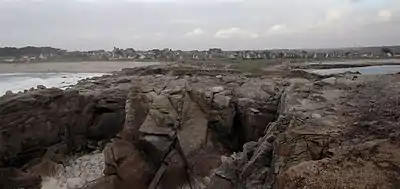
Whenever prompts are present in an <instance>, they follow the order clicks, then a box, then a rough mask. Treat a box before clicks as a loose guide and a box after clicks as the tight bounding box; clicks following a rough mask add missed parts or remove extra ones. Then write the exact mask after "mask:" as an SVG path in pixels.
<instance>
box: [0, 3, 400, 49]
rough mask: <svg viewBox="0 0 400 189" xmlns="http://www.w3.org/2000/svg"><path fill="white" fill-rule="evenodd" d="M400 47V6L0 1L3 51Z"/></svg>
mask: <svg viewBox="0 0 400 189" xmlns="http://www.w3.org/2000/svg"><path fill="white" fill-rule="evenodd" d="M395 44H400V0H0V46H17V47H21V46H27V45H36V46H53V47H59V48H64V49H68V50H91V49H111V48H112V47H114V46H116V47H120V48H127V47H132V48H135V49H151V48H164V47H169V48H173V49H184V50H190V49H208V48H210V47H221V48H223V49H271V48H327V47H343V46H370V45H395Z"/></svg>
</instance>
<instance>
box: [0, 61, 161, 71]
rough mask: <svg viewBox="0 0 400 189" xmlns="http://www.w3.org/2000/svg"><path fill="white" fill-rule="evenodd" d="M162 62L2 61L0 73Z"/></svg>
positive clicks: (114, 67) (114, 68)
mask: <svg viewBox="0 0 400 189" xmlns="http://www.w3.org/2000/svg"><path fill="white" fill-rule="evenodd" d="M160 63H161V62H120V61H115V62H113V61H97V62H96V61H93V62H91V61H90V62H41V63H39V62H37V63H0V73H43V72H56V73H57V72H64V73H111V72H114V71H120V70H121V69H123V68H134V67H139V66H148V65H149V66H150V65H157V64H160Z"/></svg>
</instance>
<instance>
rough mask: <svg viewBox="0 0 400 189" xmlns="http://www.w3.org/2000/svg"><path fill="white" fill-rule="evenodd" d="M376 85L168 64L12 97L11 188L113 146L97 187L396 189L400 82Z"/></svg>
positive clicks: (5, 157)
mask: <svg viewBox="0 0 400 189" xmlns="http://www.w3.org/2000/svg"><path fill="white" fill-rule="evenodd" d="M306 78H307V79H306ZM375 79H376V78H372V77H360V76H354V75H344V76H337V77H334V78H329V79H324V80H321V79H320V78H318V77H313V76H312V75H309V74H304V75H303V76H302V74H300V73H298V72H295V73H293V74H290V73H286V74H284V75H283V74H282V75H277V74H274V75H271V76H268V75H266V76H262V77H261V76H257V77H249V76H246V75H244V74H242V73H240V72H237V71H234V70H216V69H204V68H197V67H181V66H163V67H150V68H135V69H125V70H123V71H122V72H120V73H118V74H115V75H112V76H104V77H101V78H95V79H92V80H87V81H82V82H80V83H79V84H78V85H77V86H74V87H72V88H71V89H68V90H66V91H61V90H58V89H41V90H36V91H32V92H27V93H24V94H19V95H8V96H4V97H2V98H1V99H0V119H1V120H3V122H1V123H0V130H1V134H0V140H1V146H0V154H1V167H3V168H1V169H0V171H2V173H3V174H2V176H1V177H0V185H1V186H2V187H3V188H6V187H9V188H16V187H37V186H38V183H40V177H39V176H47V175H51V174H52V171H54V169H52V167H53V166H52V165H54V164H59V163H63V161H62V159H63V156H65V155H68V154H70V153H75V152H82V151H87V150H90V149H95V148H98V149H103V148H104V150H103V154H104V163H105V170H104V174H105V175H104V177H102V178H99V179H98V180H96V181H95V182H93V183H88V184H87V186H86V188H132V186H135V188H304V187H305V188H369V187H377V186H378V187H379V188H390V187H395V183H397V180H396V178H398V177H396V175H397V174H398V170H397V169H396V168H397V167H398V166H399V164H398V163H397V162H398V159H399V158H400V157H398V155H397V153H396V151H395V150H394V149H396V148H397V147H398V142H397V138H396V136H397V133H398V129H397V127H396V124H397V122H398V120H397V114H396V112H397V111H396V110H397V109H396V108H397V106H395V105H394V104H395V103H394V102H396V99H397V98H395V97H397V94H398V93H397V92H398V91H397V89H396V88H398V87H397V81H398V79H400V78H398V76H396V75H393V76H382V78H381V79H380V80H379V81H380V82H371V80H374V81H375ZM378 86H379V88H377V87H378ZM388 89H391V92H387V91H388ZM394 89H395V90H394ZM380 96H382V97H385V99H387V100H382V99H381V98H379V97H380ZM372 101H373V102H374V103H373V105H371V102H372ZM388 104H391V106H387V105H388ZM384 106H387V107H390V108H388V109H383V108H377V107H384ZM358 107H360V108H361V109H357V108H358ZM374 108H375V109H374ZM369 110H373V111H376V112H375V113H376V115H379V116H375V113H374V114H371V113H370V111H369ZM387 110H390V111H387ZM388 112H389V113H388ZM374 116H375V117H374ZM375 121H378V122H375ZM388 121H389V122H388ZM360 127H361V128H363V129H360ZM110 139H111V140H110ZM106 143H107V144H106ZM43 162H47V163H43ZM49 162H50V163H49ZM11 167H14V168H11Z"/></svg>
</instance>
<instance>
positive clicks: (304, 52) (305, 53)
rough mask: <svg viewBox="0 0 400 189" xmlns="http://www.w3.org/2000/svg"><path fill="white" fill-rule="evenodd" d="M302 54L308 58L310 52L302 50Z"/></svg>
mask: <svg viewBox="0 0 400 189" xmlns="http://www.w3.org/2000/svg"><path fill="white" fill-rule="evenodd" d="M301 54H302V55H303V58H307V57H308V56H307V55H308V52H307V51H305V50H303V51H301Z"/></svg>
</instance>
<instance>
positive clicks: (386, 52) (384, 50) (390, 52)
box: [381, 47, 393, 55]
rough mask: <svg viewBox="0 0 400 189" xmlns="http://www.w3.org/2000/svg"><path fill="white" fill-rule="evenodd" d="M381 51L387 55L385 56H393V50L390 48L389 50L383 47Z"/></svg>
mask: <svg viewBox="0 0 400 189" xmlns="http://www.w3.org/2000/svg"><path fill="white" fill-rule="evenodd" d="M381 51H382V52H383V53H385V54H391V55H393V52H392V50H391V49H389V48H387V47H382V48H381Z"/></svg>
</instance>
